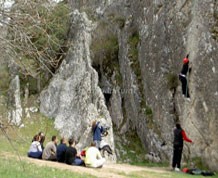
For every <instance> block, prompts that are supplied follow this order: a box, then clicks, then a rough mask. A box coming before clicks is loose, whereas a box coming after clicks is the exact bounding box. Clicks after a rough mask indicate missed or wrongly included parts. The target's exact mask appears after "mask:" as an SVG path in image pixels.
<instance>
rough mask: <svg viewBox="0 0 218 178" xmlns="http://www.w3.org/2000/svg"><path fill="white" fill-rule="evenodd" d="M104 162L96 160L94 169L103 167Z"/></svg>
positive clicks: (103, 159) (103, 160)
mask: <svg viewBox="0 0 218 178" xmlns="http://www.w3.org/2000/svg"><path fill="white" fill-rule="evenodd" d="M105 161H106V160H105V158H102V159H98V160H97V161H96V168H101V167H102V166H103V165H104V163H105Z"/></svg>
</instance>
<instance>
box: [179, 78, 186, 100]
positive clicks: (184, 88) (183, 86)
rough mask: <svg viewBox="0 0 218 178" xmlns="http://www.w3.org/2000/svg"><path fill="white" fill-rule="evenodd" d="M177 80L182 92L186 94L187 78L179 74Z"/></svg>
mask: <svg viewBox="0 0 218 178" xmlns="http://www.w3.org/2000/svg"><path fill="white" fill-rule="evenodd" d="M179 80H180V81H181V83H182V94H183V95H185V96H186V87H187V80H186V78H185V77H182V76H180V77H179Z"/></svg>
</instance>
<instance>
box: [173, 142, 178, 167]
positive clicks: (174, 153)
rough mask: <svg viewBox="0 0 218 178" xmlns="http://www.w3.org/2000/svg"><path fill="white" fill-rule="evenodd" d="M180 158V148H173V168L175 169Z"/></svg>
mask: <svg viewBox="0 0 218 178" xmlns="http://www.w3.org/2000/svg"><path fill="white" fill-rule="evenodd" d="M177 157H178V148H177V147H175V146H174V148H173V161H172V167H173V169H175V167H176V164H177V159H178V158H177Z"/></svg>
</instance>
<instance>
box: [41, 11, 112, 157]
mask: <svg viewBox="0 0 218 178" xmlns="http://www.w3.org/2000/svg"><path fill="white" fill-rule="evenodd" d="M93 27H94V26H93V24H92V22H91V21H89V20H88V19H87V16H86V15H85V14H84V13H79V12H78V11H77V10H76V11H73V12H72V26H71V32H70V39H71V41H72V45H71V46H70V49H69V52H68V55H67V57H66V59H65V60H64V62H63V63H62V64H61V66H60V68H59V71H58V72H57V73H56V75H55V76H54V77H53V79H52V81H51V82H50V84H49V86H48V88H47V89H45V90H44V91H43V92H42V93H41V96H40V100H41V105H40V110H41V112H42V113H44V114H45V115H47V116H49V117H51V118H54V119H55V127H56V128H57V129H58V130H60V133H61V134H62V135H63V136H65V137H70V136H73V137H74V138H75V139H77V140H78V141H79V144H78V147H79V149H81V148H84V147H86V146H89V145H90V143H91V141H92V135H91V133H92V132H91V124H92V122H93V121H94V120H99V121H101V123H102V124H103V125H105V126H108V127H110V130H109V135H108V136H107V137H105V138H104V140H105V141H106V142H107V143H108V144H109V145H110V146H111V147H112V149H113V150H114V140H113V129H112V122H111V117H110V115H109V112H108V110H107V108H106V106H105V103H104V96H103V94H102V92H101V89H100V88H99V87H98V75H97V72H96V71H95V70H94V69H93V68H92V66H91V59H90V52H89V45H90V40H91V36H90V34H91V31H92V29H93ZM113 160H116V156H115V155H114V156H113Z"/></svg>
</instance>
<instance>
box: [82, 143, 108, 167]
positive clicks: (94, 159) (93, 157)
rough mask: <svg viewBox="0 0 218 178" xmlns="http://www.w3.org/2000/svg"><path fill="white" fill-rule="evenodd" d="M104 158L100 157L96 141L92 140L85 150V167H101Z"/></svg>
mask: <svg viewBox="0 0 218 178" xmlns="http://www.w3.org/2000/svg"><path fill="white" fill-rule="evenodd" d="M105 161H106V160H105V158H102V156H101V153H100V151H99V149H98V148H96V143H95V142H92V143H91V147H89V148H88V149H87V151H86V157H85V165H86V167H92V168H101V167H102V166H103V165H104V163H105Z"/></svg>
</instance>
